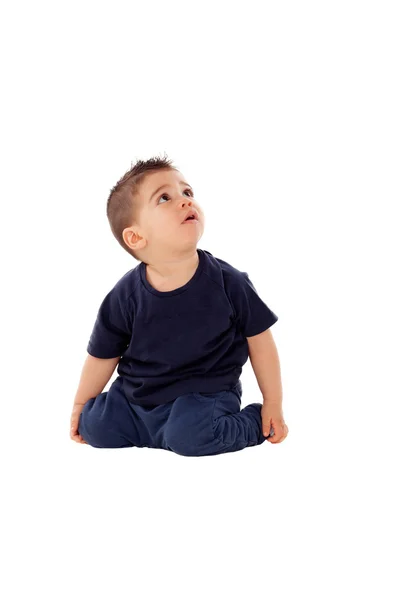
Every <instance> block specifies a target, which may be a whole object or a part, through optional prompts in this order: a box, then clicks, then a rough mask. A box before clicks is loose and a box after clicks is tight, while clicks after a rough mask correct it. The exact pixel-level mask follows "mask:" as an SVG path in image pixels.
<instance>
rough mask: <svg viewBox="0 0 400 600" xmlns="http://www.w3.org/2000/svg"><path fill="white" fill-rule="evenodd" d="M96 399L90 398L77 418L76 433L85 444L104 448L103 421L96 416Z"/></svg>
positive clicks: (104, 432)
mask: <svg viewBox="0 0 400 600" xmlns="http://www.w3.org/2000/svg"><path fill="white" fill-rule="evenodd" d="M96 400H97V399H96V398H91V399H90V400H88V401H87V402H86V404H85V406H84V407H83V409H82V412H81V414H80V416H79V424H78V432H79V434H80V435H81V436H82V437H83V439H84V440H85V442H87V443H88V444H89V445H90V446H94V447H95V448H104V447H105V439H106V431H105V423H104V420H103V419H99V417H98V415H97V414H96V413H97V412H98V411H97V410H96V406H95V403H96Z"/></svg>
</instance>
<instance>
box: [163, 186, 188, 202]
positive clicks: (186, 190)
mask: <svg viewBox="0 0 400 600" xmlns="http://www.w3.org/2000/svg"><path fill="white" fill-rule="evenodd" d="M184 192H189V193H190V195H191V196H192V197H193V192H192V190H191V189H190V188H186V189H185V190H184ZM164 196H167V197H168V198H169V195H168V194H162V196H160V198H159V199H160V200H161V198H164ZM158 204H159V202H158Z"/></svg>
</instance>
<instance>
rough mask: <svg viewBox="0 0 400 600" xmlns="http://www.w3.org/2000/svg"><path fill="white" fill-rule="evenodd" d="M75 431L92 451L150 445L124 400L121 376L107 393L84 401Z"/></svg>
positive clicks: (131, 408) (137, 420) (146, 434)
mask: <svg viewBox="0 0 400 600" xmlns="http://www.w3.org/2000/svg"><path fill="white" fill-rule="evenodd" d="M78 432H79V433H80V435H81V436H82V437H83V439H84V440H85V442H87V443H88V444H89V445H90V446H93V447H95V448H126V447H132V446H138V447H143V446H150V445H151V436H150V434H149V431H148V429H147V427H146V425H145V423H143V421H142V420H141V419H140V417H139V416H138V415H137V414H136V412H135V410H134V407H133V406H132V404H130V402H128V400H127V399H126V397H125V394H124V391H123V387H122V378H120V377H118V378H117V379H115V380H114V381H113V383H112V384H111V386H110V389H109V390H108V391H107V392H102V393H101V394H98V396H96V397H95V398H91V399H90V400H88V401H87V402H86V404H85V405H84V407H83V410H82V412H81V414H80V416H79V424H78Z"/></svg>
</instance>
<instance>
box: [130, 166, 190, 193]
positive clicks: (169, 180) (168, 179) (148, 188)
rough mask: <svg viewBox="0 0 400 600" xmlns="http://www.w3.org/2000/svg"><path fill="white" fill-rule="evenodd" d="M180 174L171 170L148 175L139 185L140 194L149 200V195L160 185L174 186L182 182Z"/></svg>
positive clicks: (182, 178)
mask: <svg viewBox="0 0 400 600" xmlns="http://www.w3.org/2000/svg"><path fill="white" fill-rule="evenodd" d="M184 180H185V178H184V177H183V175H182V173H180V172H179V171H175V170H172V169H168V170H167V169H165V170H162V171H157V172H155V173H149V174H148V175H147V176H146V177H145V178H144V179H143V181H142V183H141V185H140V191H141V194H142V195H143V196H144V197H145V198H149V197H150V196H151V194H152V193H153V192H154V191H155V190H156V189H157V188H159V187H160V186H161V185H171V184H172V185H174V184H176V183H179V181H184Z"/></svg>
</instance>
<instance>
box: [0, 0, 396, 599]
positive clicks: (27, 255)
mask: <svg viewBox="0 0 400 600" xmlns="http://www.w3.org/2000/svg"><path fill="white" fill-rule="evenodd" d="M397 9H398V6H397V3H396V2H385V1H382V0H381V1H380V2H377V1H376V2H369V1H364V2H355V1H350V0H346V1H341V0H336V1H335V2H318V1H314V2H311V1H304V2H288V1H283V0H282V1H280V2H273V3H272V2H254V1H253V2H251V1H249V2H245V3H232V2H229V3H228V2H216V1H214V2H210V3H204V2H202V3H198V4H194V3H191V2H186V3H184V2H173V1H170V2H168V3H167V2H158V3H157V2H150V3H146V2H140V3H139V2H115V1H114V2H113V3H111V2H108V3H104V2H96V3H95V2H87V1H86V2H85V1H82V0H80V1H79V2H64V3H61V2H41V1H37V2H33V3H28V2H5V3H2V6H1V9H0V23H1V24H0V49H1V83H2V93H1V142H0V143H1V194H2V202H1V206H2V218H1V247H2V262H1V265H2V283H3V285H2V290H3V291H2V295H1V299H2V311H1V316H2V344H1V346H2V355H3V361H2V366H3V369H2V425H3V427H2V436H1V439H2V448H3V452H2V483H3V495H2V506H3V510H2V520H3V524H2V535H1V538H2V542H1V545H2V546H3V549H4V551H5V559H3V563H2V564H3V575H2V578H1V584H0V586H1V588H4V589H3V590H2V596H3V597H4V598H5V599H7V600H14V599H17V598H18V599H20V598H36V597H41V598H43V599H47V598H49V599H50V598H51V599H53V598H73V597H75V596H76V597H79V598H87V599H90V600H92V599H93V600H99V599H103V598H104V599H109V598H122V597H123V598H138V599H139V598H140V600H153V599H156V598H159V597H164V598H173V599H174V600H180V599H188V600H197V599H203V598H207V599H208V598H210V599H214V598H215V599H217V598H218V599H221V600H225V599H228V598H240V599H244V598H246V599H248V598H255V597H257V598H266V599H267V598H282V599H285V600H286V599H290V600H292V599H294V598H299V597H300V598H303V597H304V598H307V599H308V600H314V599H321V598H323V599H324V600H330V599H331V598H332V599H333V598H338V597H340V598H341V599H342V600H345V599H350V598H351V599H353V598H374V597H379V598H385V600H395V599H396V600H398V598H399V597H400V584H399V577H398V574H397V575H396V574H395V567H396V566H397V567H398V564H399V541H398V540H399V534H400V528H399V516H398V507H399V500H400V498H399V493H398V491H397V489H396V486H397V484H398V479H399V477H398V473H399V434H398V426H399V421H398V415H399V411H398V403H399V400H400V393H399V392H400V386H399V376H398V372H399V334H400V328H399V300H400V298H399V291H398V283H399V241H398V240H399V221H398V218H397V219H396V218H395V211H396V209H398V206H399V164H400V163H399V159H400V151H399V134H400V127H399V106H400V94H399V56H400V47H399V46H400V43H399V35H398V32H399V26H400V23H399V18H398V14H397V12H396V11H397ZM164 152H165V153H166V154H167V156H168V157H169V158H171V159H172V160H173V161H174V163H175V164H176V165H177V166H178V168H179V169H180V171H181V172H182V173H183V174H184V175H185V177H186V178H187V181H189V183H190V184H191V185H192V186H193V188H194V190H195V192H196V198H197V200H198V201H199V202H200V203H201V205H202V208H203V210H204V212H205V216H206V229H205V233H204V235H203V237H202V239H201V240H200V242H199V244H198V246H199V247H200V248H204V249H206V250H209V251H210V252H211V253H212V254H213V255H214V256H216V257H219V258H222V259H224V260H226V261H227V262H229V263H230V264H232V265H234V266H235V267H237V268H239V269H241V270H243V271H246V272H248V274H249V276H250V279H251V280H252V281H253V283H254V284H255V286H256V288H257V291H258V293H259V295H260V296H261V297H262V298H263V299H264V301H265V302H266V303H267V304H268V305H269V306H270V307H271V308H272V310H273V311H274V312H276V314H277V315H278V317H279V321H278V322H277V323H276V324H275V325H274V326H273V328H272V330H271V331H272V332H273V335H274V339H275V341H276V344H277V347H278V351H279V356H280V361H281V370H282V383H283V392H284V396H283V409H284V416H285V419H286V423H287V425H288V427H289V435H288V437H287V438H286V440H285V441H284V442H283V443H281V444H276V445H272V444H270V443H268V442H265V443H264V444H263V445H261V446H257V447H252V448H247V449H245V450H243V451H240V452H235V453H228V454H223V455H218V456H214V457H199V458H193V457H183V456H180V455H175V454H173V453H169V452H166V451H162V450H154V449H135V448H133V449H121V450H107V449H102V450H99V449H95V448H92V447H90V446H87V445H80V444H77V443H75V442H73V441H72V440H71V439H70V438H69V419H70V412H71V409H72V402H73V398H74V395H75V392H76V388H77V385H78V381H79V377H80V371H81V367H82V364H83V361H84V359H85V357H86V346H87V342H88V339H89V335H90V333H91V330H92V326H93V324H94V320H95V317H96V313H97V310H98V307H99V304H100V302H101V300H102V299H103V297H104V296H105V294H106V293H107V292H108V291H109V289H111V287H112V286H113V285H114V283H115V282H116V281H117V280H118V279H119V278H120V277H121V276H122V275H123V274H124V273H126V272H127V271H128V270H129V269H131V268H132V267H134V266H136V264H137V262H136V261H135V260H134V259H133V258H132V257H130V256H129V255H128V254H127V253H126V252H124V250H123V249H122V248H121V247H120V246H119V244H118V243H117V241H116V240H115V238H114V237H113V236H112V233H111V230H110V228H109V224H108V221H107V218H106V212H105V208H106V199H107V196H108V194H109V191H110V189H111V188H112V187H113V185H114V184H115V183H116V182H117V180H118V179H119V178H120V177H121V176H122V175H123V174H124V173H125V171H127V170H128V169H129V168H130V167H131V164H132V163H133V162H135V161H136V160H137V159H139V158H140V159H142V160H146V159H148V158H150V157H151V156H154V155H157V154H160V153H164ZM115 376H116V373H115ZM115 376H114V377H115ZM241 379H242V384H243V399H242V401H243V406H245V405H246V404H248V403H250V402H257V401H261V400H262V398H261V394H260V391H259V389H258V386H257V382H256V379H255V376H254V373H253V371H252V368H251V364H250V361H248V362H247V363H246V365H245V366H244V369H243V374H242V378H241ZM110 383H111V382H110ZM108 387H109V386H107V388H108Z"/></svg>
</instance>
